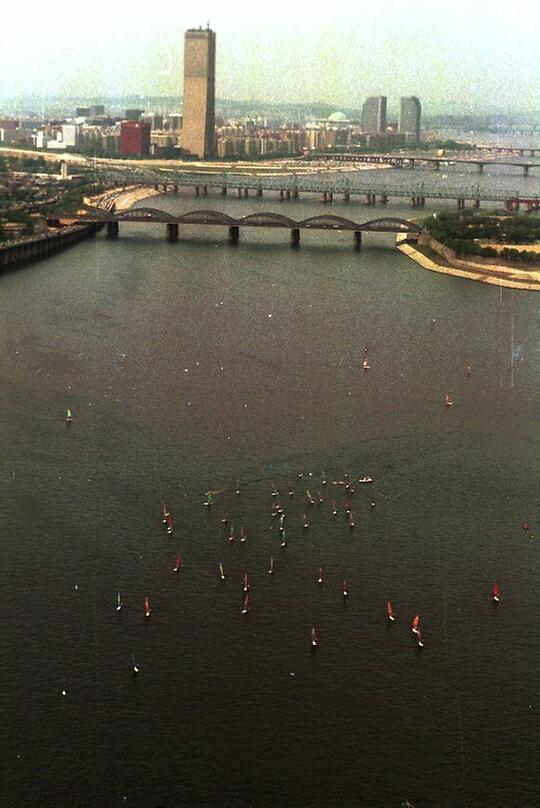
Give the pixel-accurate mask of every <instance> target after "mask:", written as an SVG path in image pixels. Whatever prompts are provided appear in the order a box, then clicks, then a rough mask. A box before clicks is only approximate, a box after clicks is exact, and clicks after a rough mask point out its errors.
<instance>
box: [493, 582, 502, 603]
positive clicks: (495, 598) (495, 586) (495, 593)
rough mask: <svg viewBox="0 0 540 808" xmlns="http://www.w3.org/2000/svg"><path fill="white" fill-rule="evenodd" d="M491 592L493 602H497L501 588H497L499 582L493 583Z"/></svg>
mask: <svg viewBox="0 0 540 808" xmlns="http://www.w3.org/2000/svg"><path fill="white" fill-rule="evenodd" d="M491 594H492V596H493V600H494V601H495V603H498V602H499V601H500V599H501V590H500V589H499V584H493V588H492V590H491Z"/></svg>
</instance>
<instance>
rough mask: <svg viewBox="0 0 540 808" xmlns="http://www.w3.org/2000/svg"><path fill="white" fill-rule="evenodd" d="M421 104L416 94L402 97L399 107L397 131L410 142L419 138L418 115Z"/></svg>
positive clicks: (419, 114)
mask: <svg viewBox="0 0 540 808" xmlns="http://www.w3.org/2000/svg"><path fill="white" fill-rule="evenodd" d="M421 114H422V105H421V104H420V101H419V100H418V98H416V96H414V95H410V96H406V97H402V99H401V106H400V108H399V132H400V134H402V135H405V139H406V140H408V141H411V142H417V141H419V140H420V116H421Z"/></svg>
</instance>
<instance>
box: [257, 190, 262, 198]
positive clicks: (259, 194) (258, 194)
mask: <svg viewBox="0 0 540 808" xmlns="http://www.w3.org/2000/svg"><path fill="white" fill-rule="evenodd" d="M262 195H263V190H262V188H257V196H262Z"/></svg>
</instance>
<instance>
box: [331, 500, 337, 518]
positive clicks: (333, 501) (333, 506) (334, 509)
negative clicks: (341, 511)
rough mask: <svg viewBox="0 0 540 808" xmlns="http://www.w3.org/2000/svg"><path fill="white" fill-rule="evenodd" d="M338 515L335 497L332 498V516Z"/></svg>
mask: <svg viewBox="0 0 540 808" xmlns="http://www.w3.org/2000/svg"><path fill="white" fill-rule="evenodd" d="M336 515H337V508H336V500H335V499H333V500H332V516H336Z"/></svg>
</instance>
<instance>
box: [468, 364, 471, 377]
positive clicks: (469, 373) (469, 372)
mask: <svg viewBox="0 0 540 808" xmlns="http://www.w3.org/2000/svg"><path fill="white" fill-rule="evenodd" d="M471 373H472V367H471V366H470V365H467V376H470V375H471Z"/></svg>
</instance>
